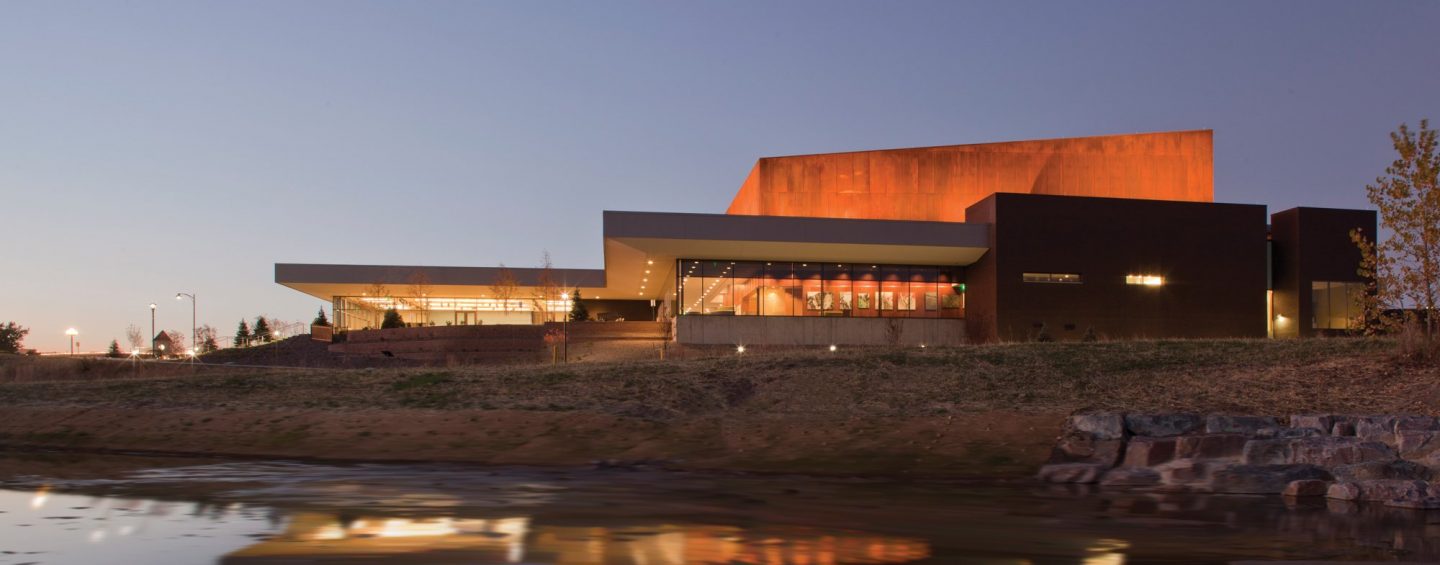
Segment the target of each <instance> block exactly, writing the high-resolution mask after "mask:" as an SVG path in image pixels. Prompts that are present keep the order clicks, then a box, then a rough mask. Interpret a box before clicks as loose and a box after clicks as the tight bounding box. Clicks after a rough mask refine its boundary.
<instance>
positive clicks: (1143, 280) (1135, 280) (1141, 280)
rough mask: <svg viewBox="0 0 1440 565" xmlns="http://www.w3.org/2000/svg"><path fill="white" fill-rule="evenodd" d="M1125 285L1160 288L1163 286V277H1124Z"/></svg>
mask: <svg viewBox="0 0 1440 565" xmlns="http://www.w3.org/2000/svg"><path fill="white" fill-rule="evenodd" d="M1125 284H1133V285H1143V286H1161V285H1164V284H1165V277H1162V276H1160V275H1125Z"/></svg>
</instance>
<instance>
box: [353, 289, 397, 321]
mask: <svg viewBox="0 0 1440 565" xmlns="http://www.w3.org/2000/svg"><path fill="white" fill-rule="evenodd" d="M363 294H364V296H365V298H370V299H374V301H373V302H372V301H370V300H361V301H360V303H359V306H360V308H361V309H363V310H365V312H366V316H365V319H366V324H365V327H367V328H378V327H380V321H381V318H382V317H383V316H384V315H385V310H387V309H389V308H391V307H393V306H395V300H394V297H393V296H391V295H390V288H389V287H387V286H385V283H383V282H381V281H378V280H377V281H375V282H372V283H370V285H369V286H366V287H365V290H364V291H363Z"/></svg>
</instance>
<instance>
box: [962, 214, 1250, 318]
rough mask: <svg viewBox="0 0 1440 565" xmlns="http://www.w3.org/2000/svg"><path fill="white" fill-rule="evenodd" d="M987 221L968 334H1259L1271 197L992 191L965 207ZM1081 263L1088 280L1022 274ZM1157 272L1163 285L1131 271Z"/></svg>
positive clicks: (973, 279) (972, 282) (1065, 269)
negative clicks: (1210, 199) (1188, 198)
mask: <svg viewBox="0 0 1440 565" xmlns="http://www.w3.org/2000/svg"><path fill="white" fill-rule="evenodd" d="M966 214H967V217H969V218H971V219H972V221H981V218H984V219H985V220H984V221H989V222H991V224H992V226H993V229H994V237H993V239H992V242H993V243H992V247H991V249H990V251H989V252H988V253H987V254H986V255H985V256H984V257H983V258H982V259H981V260H980V262H978V263H976V264H975V265H974V266H972V267H970V269H969V270H968V271H967V281H968V283H969V284H968V288H969V289H970V291H969V293H970V295H969V296H968V297H967V306H968V312H967V313H968V317H969V322H968V323H969V325H970V328H971V335H974V336H976V337H980V336H987V337H993V338H998V339H1001V340H1008V341H1019V340H1025V339H1027V338H1028V337H1030V336H1031V335H1032V333H1033V332H1034V330H1035V327H1036V326H1037V325H1038V324H1042V323H1043V324H1045V326H1046V327H1047V329H1048V331H1049V333H1050V335H1051V336H1052V337H1054V338H1056V339H1059V340H1075V339H1080V338H1081V336H1082V335H1083V334H1084V333H1085V331H1086V329H1088V328H1094V330H1095V332H1096V333H1097V334H1098V335H1099V336H1100V337H1102V338H1112V339H1128V338H1171V337H1264V336H1265V334H1266V319H1265V306H1266V293H1265V290H1266V283H1267V279H1266V252H1265V230H1266V222H1265V220H1266V218H1265V207H1264V206H1258V205H1247V204H1212V203H1193V202H1165V201H1152V200H1132V199H1116V198H1082V197H1057V196H1043V195H1025V194H996V195H992V196H990V197H988V198H986V199H985V200H982V201H981V202H979V203H977V204H976V205H975V206H972V207H971V208H970V209H968V210H967V211H966ZM1026 272H1039V273H1078V274H1080V275H1082V276H1083V280H1084V282H1083V283H1081V284H1046V283H1025V282H1022V274H1023V273H1026ZM1129 274H1137V275H1142V274H1143V275H1161V276H1164V277H1165V284H1164V285H1163V286H1160V287H1147V286H1137V285H1128V284H1126V283H1125V276H1126V275H1129Z"/></svg>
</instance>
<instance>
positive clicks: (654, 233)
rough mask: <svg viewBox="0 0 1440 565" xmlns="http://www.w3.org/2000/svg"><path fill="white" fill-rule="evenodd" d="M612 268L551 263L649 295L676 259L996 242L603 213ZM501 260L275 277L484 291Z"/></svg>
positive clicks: (978, 247)
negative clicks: (481, 264) (478, 264)
mask: <svg viewBox="0 0 1440 565" xmlns="http://www.w3.org/2000/svg"><path fill="white" fill-rule="evenodd" d="M603 223H604V246H605V247H604V249H605V259H604V260H605V268H604V270H600V269H553V270H552V274H553V276H554V278H555V279H556V282H557V283H559V285H560V286H561V287H562V288H564V289H578V290H579V292H580V294H581V296H583V297H585V298H591V299H630V300H646V299H658V298H663V297H664V296H665V295H666V294H668V293H670V292H673V290H674V289H672V288H670V287H671V286H672V285H671V284H670V283H671V282H673V281H674V276H675V260H677V259H729V260H737V261H738V260H746V261H824V262H836V263H888V264H904V265H969V264H971V263H974V262H975V261H977V260H979V259H980V257H981V256H982V255H984V254H985V252H986V251H987V250H989V249H990V229H989V225H988V224H973V223H958V222H922V221H904V220H856V219H837V218H801V217H786V216H739V215H730V214H684V213H667V212H611V211H607V212H605V213H604V222H603ZM510 271H511V272H512V273H514V275H515V278H516V279H517V282H519V284H520V288H519V289H518V290H519V292H518V296H519V297H521V298H528V297H530V296H532V295H533V294H534V293H535V290H536V289H537V285H538V281H539V279H540V274H541V272H542V271H541V270H540V269H533V268H512V269H510ZM499 274H500V269H499V268H498V267H424V266H405V265H326V264H303V263H276V264H275V282H276V283H279V284H280V285H283V286H286V287H289V288H292V289H295V290H298V291H300V292H303V293H305V294H308V295H310V296H314V297H316V298H319V299H322V300H327V301H329V300H332V299H333V298H334V297H336V296H364V295H366V294H367V293H369V292H371V291H372V289H373V287H375V285H384V286H385V287H386V290H387V292H388V293H390V294H392V295H394V296H408V295H409V294H411V293H412V292H413V289H412V287H413V284H414V281H415V279H416V277H417V276H421V278H423V279H424V280H425V281H426V286H427V290H426V293H427V294H429V295H431V296H434V297H444V298H486V297H491V295H493V294H494V291H493V290H492V289H491V285H493V284H495V281H496V280H497V278H498V276H499Z"/></svg>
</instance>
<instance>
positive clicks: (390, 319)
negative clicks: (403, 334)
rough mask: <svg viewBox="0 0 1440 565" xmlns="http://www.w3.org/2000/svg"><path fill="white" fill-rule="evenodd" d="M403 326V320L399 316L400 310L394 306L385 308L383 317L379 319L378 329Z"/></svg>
mask: <svg viewBox="0 0 1440 565" xmlns="http://www.w3.org/2000/svg"><path fill="white" fill-rule="evenodd" d="M403 327H405V320H404V319H403V318H401V317H400V312H398V311H396V310H395V309H394V308H386V309H385V319H384V320H381V321H380V329H382V330H388V329H390V328H403Z"/></svg>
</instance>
